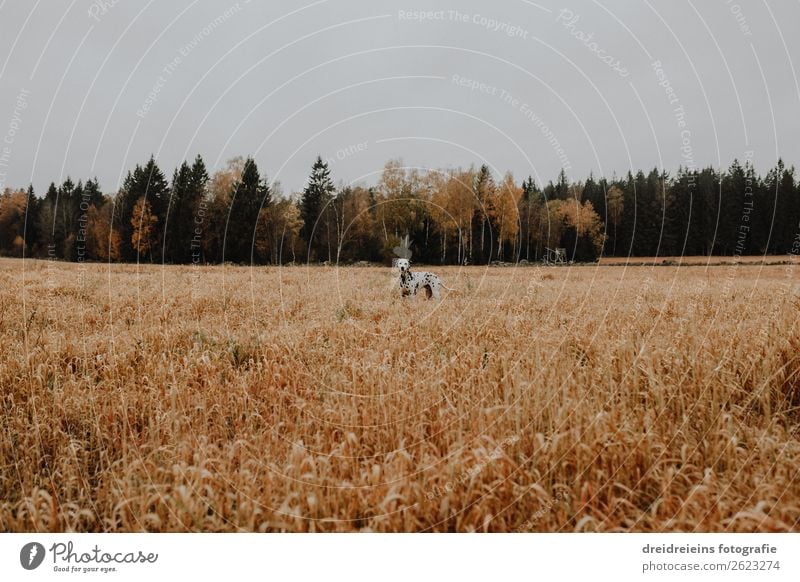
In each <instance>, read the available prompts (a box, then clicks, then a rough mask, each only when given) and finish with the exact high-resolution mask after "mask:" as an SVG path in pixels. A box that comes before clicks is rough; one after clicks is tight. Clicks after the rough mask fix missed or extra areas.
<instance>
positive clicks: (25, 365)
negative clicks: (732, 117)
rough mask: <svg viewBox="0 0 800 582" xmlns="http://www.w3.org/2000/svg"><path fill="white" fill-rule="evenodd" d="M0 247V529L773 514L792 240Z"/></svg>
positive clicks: (788, 442)
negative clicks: (583, 254)
mask: <svg viewBox="0 0 800 582" xmlns="http://www.w3.org/2000/svg"><path fill="white" fill-rule="evenodd" d="M434 270H435V271H436V272H437V273H439V274H440V275H441V276H442V278H443V280H444V281H445V283H446V284H447V285H448V286H450V287H454V288H455V289H456V292H453V293H445V295H444V297H443V299H442V301H441V302H439V303H435V302H433V301H425V300H424V299H423V298H422V297H418V298H415V299H402V298H400V297H399V293H398V292H397V290H393V289H390V276H391V275H390V269H389V268H377V267H361V268H359V267H344V268H333V267H302V266H297V267H286V268H278V267H257V268H252V269H251V268H245V267H219V266H217V267H191V266H186V267H172V266H168V267H163V268H162V267H161V266H149V265H148V266H141V267H137V266H135V265H113V266H109V265H76V264H66V263H56V262H44V261H25V262H24V263H23V262H22V261H19V260H11V259H7V260H0V386H2V392H1V395H2V415H0V421H2V431H0V530H2V531H52V532H55V531H143V530H146V531H359V530H361V531H380V532H384V531H459V532H463V531H497V532H504V531H505V532H507V531H567V532H571V531H798V530H800V356H799V355H798V354H800V323H799V322H800V318H798V313H800V287H799V286H798V283H800V277H799V276H798V273H800V271H798V270H797V268H796V266H794V265H786V266H767V267H764V266H757V265H739V266H729V267H726V266H720V267H711V268H704V267H682V268H677V267H656V268H649V267H628V268H625V267H575V268H569V267H562V268H551V269H542V268H538V267H526V268H517V269H515V268H482V267H467V268H457V267H445V268H441V267H437V268H435V269H434Z"/></svg>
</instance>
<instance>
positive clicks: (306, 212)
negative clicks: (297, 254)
mask: <svg viewBox="0 0 800 582" xmlns="http://www.w3.org/2000/svg"><path fill="white" fill-rule="evenodd" d="M330 174H331V171H330V169H329V168H328V164H326V163H325V162H323V161H322V157H321V156H317V160H316V161H315V162H314V165H313V166H312V168H311V175H310V176H309V179H308V184H307V185H306V187H305V189H304V190H303V196H302V198H301V199H300V217H301V218H302V220H303V227H302V228H301V229H300V236H301V237H302V238H303V240H304V241H305V242H306V245H307V247H308V258H309V260H311V261H317V260H320V259H321V258H323V257H327V259H328V260H331V258H332V253H331V244H330V243H331V224H330V217H329V216H328V215H329V214H330V212H329V206H330V202H331V200H332V198H333V192H334V191H335V188H334V186H333V181H332V180H331V177H330Z"/></svg>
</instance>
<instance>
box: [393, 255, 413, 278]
mask: <svg viewBox="0 0 800 582" xmlns="http://www.w3.org/2000/svg"><path fill="white" fill-rule="evenodd" d="M395 267H396V268H397V270H398V271H400V274H401V275H402V274H403V273H407V272H409V271H410V270H411V263H410V262H409V260H408V259H397V262H396V263H395Z"/></svg>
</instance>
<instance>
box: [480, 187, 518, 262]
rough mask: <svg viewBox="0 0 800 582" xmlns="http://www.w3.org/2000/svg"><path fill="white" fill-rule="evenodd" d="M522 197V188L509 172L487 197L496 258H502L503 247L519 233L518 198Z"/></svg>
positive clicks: (515, 238) (509, 243) (511, 241)
mask: <svg viewBox="0 0 800 582" xmlns="http://www.w3.org/2000/svg"><path fill="white" fill-rule="evenodd" d="M521 197H522V188H520V187H519V186H518V185H517V184H516V183H515V182H514V176H513V175H512V174H511V173H510V172H509V173H507V174H506V175H505V177H504V178H503V182H502V183H501V184H500V185H499V186H497V187H496V188H494V190H493V191H492V192H491V193H490V195H489V198H488V201H487V202H488V204H487V206H488V211H489V217H490V218H491V220H492V223H493V224H494V226H495V228H496V229H497V259H498V260H500V261H502V260H503V258H504V252H503V249H504V248H505V247H506V246H511V248H512V249H513V246H514V243H515V242H516V240H517V234H519V200H520V198H521Z"/></svg>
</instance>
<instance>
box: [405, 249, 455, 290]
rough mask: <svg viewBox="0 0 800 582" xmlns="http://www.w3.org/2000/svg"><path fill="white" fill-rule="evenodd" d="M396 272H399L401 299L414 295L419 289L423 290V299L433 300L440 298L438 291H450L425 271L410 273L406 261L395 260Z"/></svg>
mask: <svg viewBox="0 0 800 582" xmlns="http://www.w3.org/2000/svg"><path fill="white" fill-rule="evenodd" d="M395 266H396V267H397V270H398V271H399V272H400V292H401V293H402V295H403V297H408V296H409V295H416V294H417V291H419V290H420V289H424V290H425V298H426V299H430V298H431V297H433V298H434V299H439V298H440V296H441V295H440V290H441V289H442V288H444V289H447V290H448V291H452V289H450V287H447V286H446V285H445V284H444V283H442V281H441V279H439V277H438V276H437V275H435V274H433V273H429V272H427V271H420V272H419V273H412V272H411V263H410V261H409V260H408V259H397V263H396V264H395Z"/></svg>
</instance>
